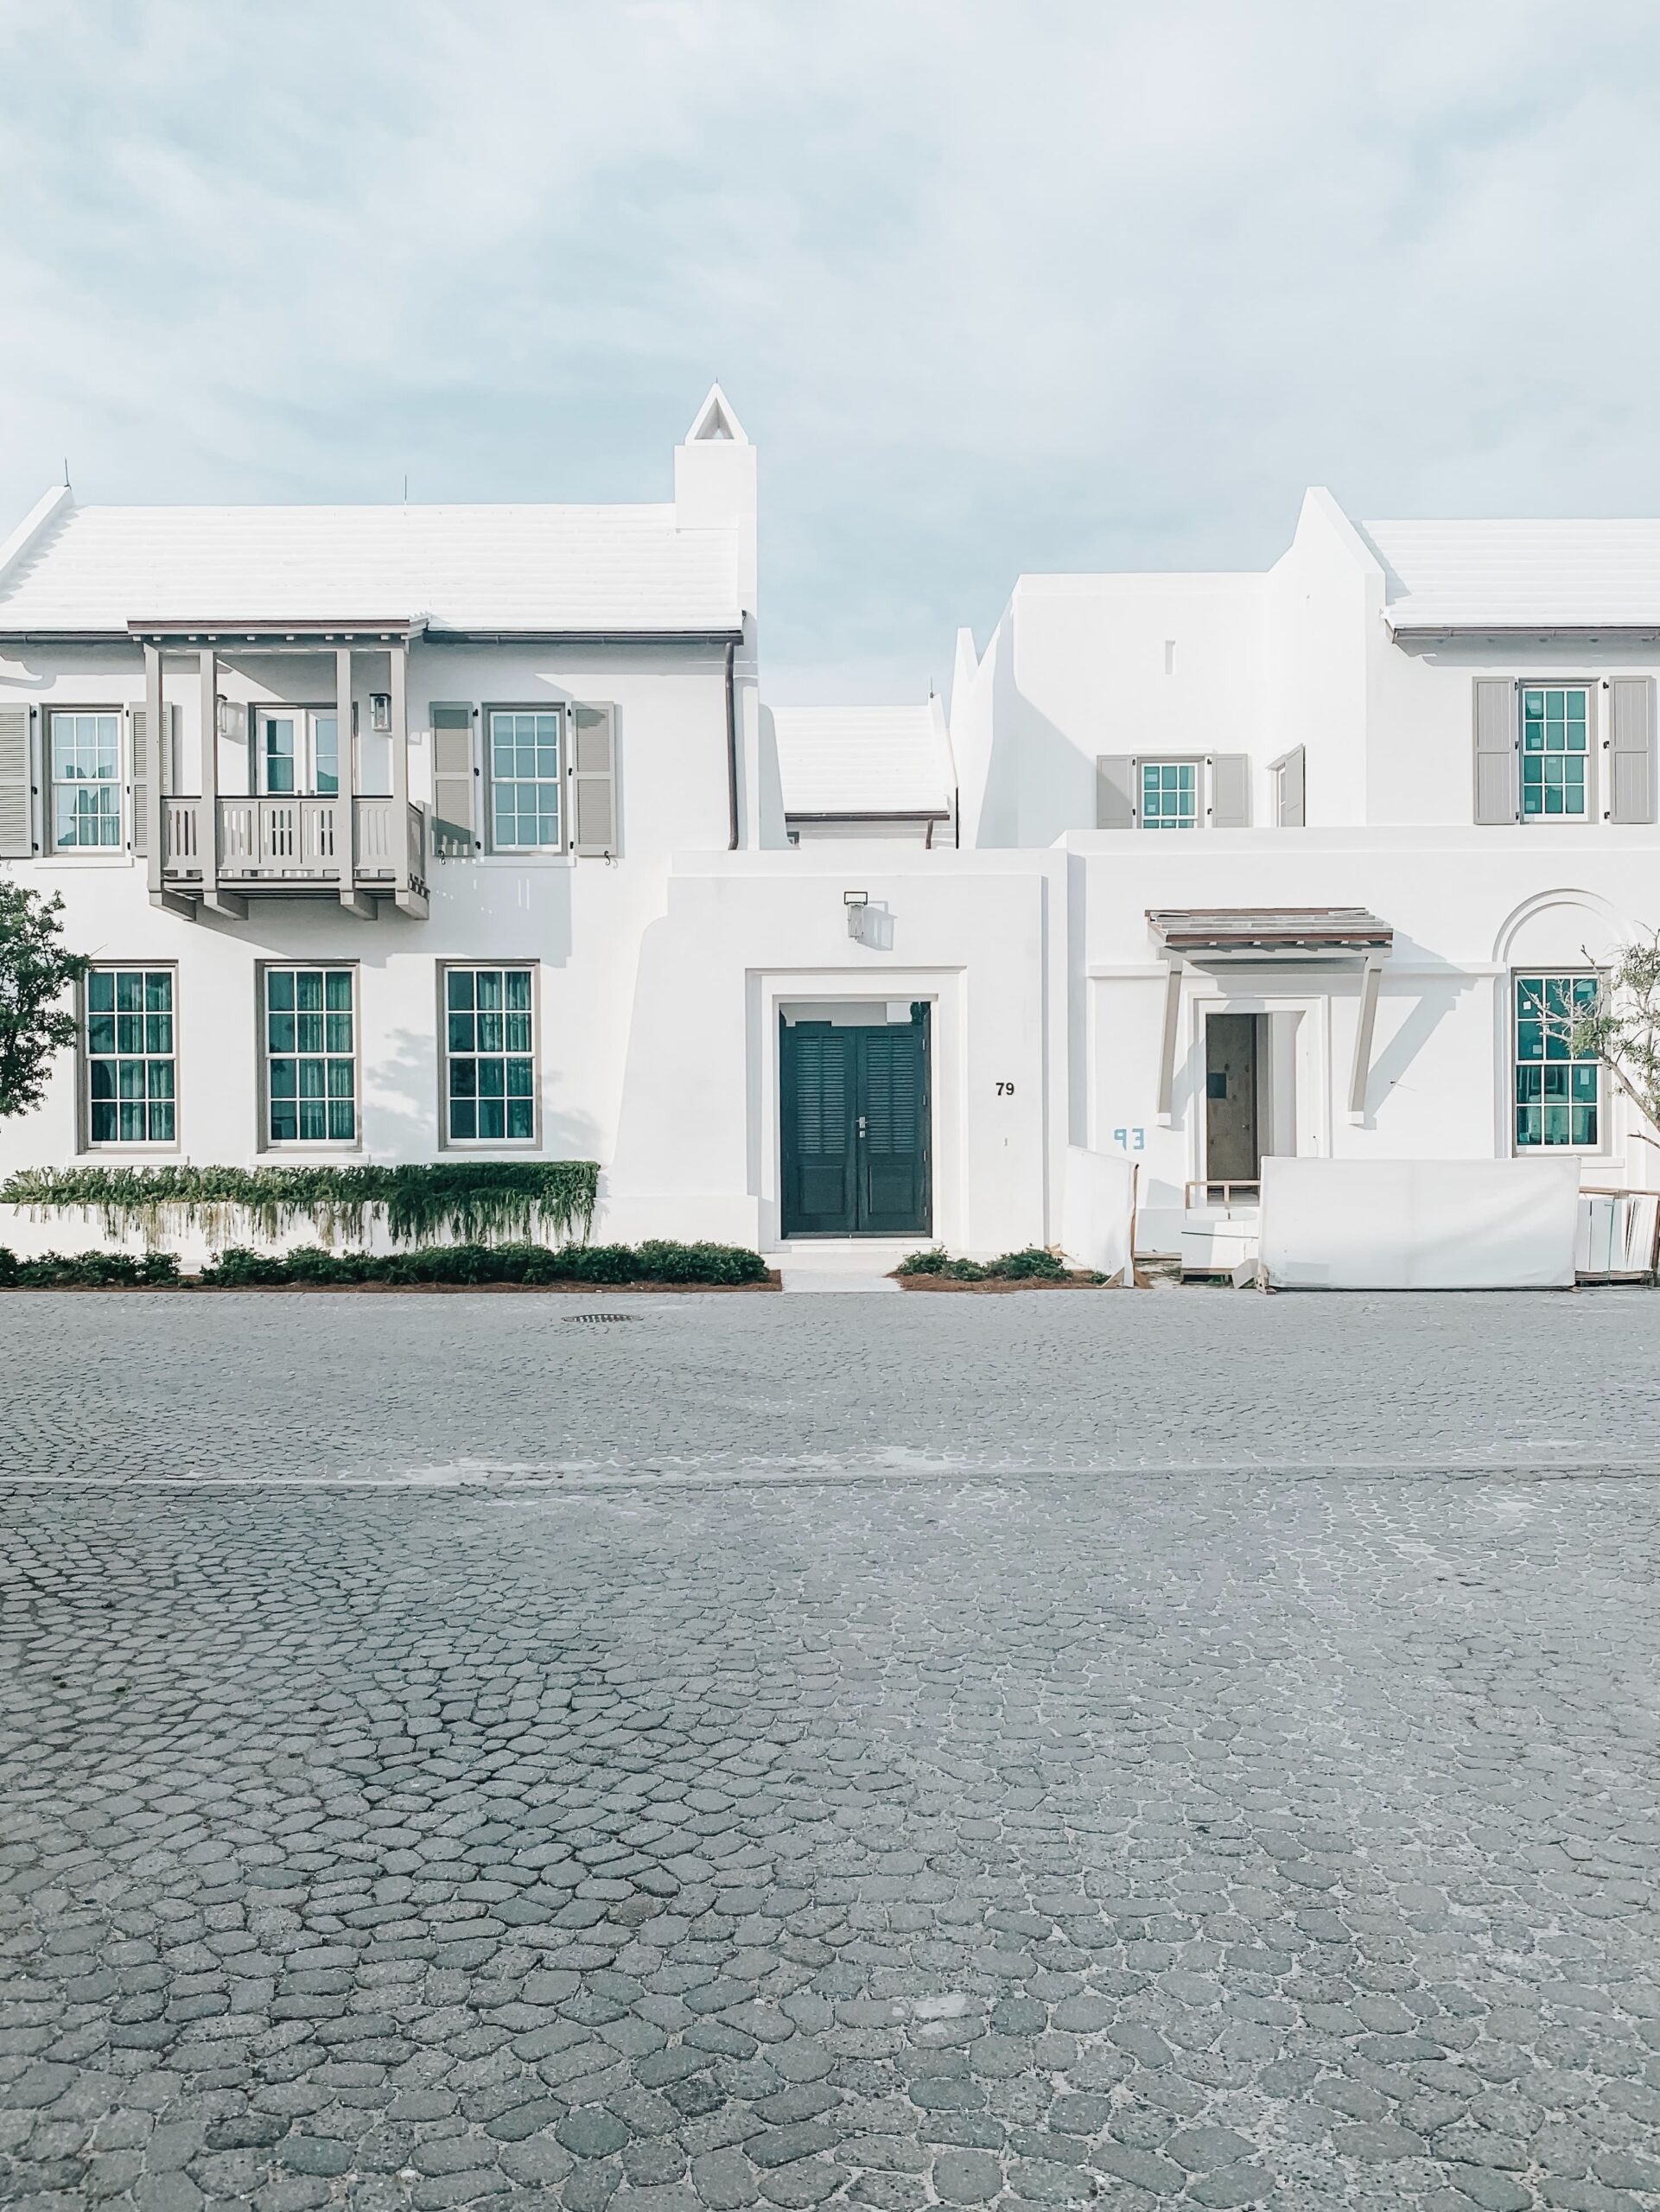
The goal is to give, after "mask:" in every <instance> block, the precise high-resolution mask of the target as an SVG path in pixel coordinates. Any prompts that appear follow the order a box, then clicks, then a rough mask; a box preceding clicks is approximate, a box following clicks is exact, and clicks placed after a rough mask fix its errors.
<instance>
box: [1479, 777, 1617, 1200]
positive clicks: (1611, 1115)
mask: <svg viewBox="0 0 1660 2212" xmlns="http://www.w3.org/2000/svg"><path fill="white" fill-rule="evenodd" d="M1551 818H1552V819H1553V820H1554V821H1558V822H1560V821H1561V819H1562V818H1563V817H1561V815H1555V816H1553V817H1551ZM1568 819H1569V820H1570V821H1577V820H1578V819H1579V817H1578V816H1577V815H1572V816H1569V817H1568ZM1523 976H1547V977H1549V976H1595V977H1596V978H1597V980H1598V982H1606V980H1607V971H1606V969H1601V968H1587V967H1577V968H1569V967H1564V966H1562V965H1561V963H1553V962H1549V961H1542V960H1533V961H1523V962H1521V963H1517V964H1513V965H1512V966H1511V967H1509V968H1507V969H1504V976H1503V981H1504V1025H1503V1026H1504V1090H1503V1099H1504V1142H1505V1146H1506V1148H1507V1153H1508V1156H1509V1157H1510V1158H1511V1159H1513V1160H1561V1159H1562V1158H1563V1157H1564V1156H1567V1157H1568V1158H1571V1159H1575V1160H1612V1159H1614V1158H1615V1157H1617V1156H1618V1154H1620V1153H1621V1152H1623V1150H1624V1145H1623V1143H1617V1142H1616V1141H1615V1135H1614V1120H1615V1115H1616V1112H1617V1111H1618V1109H1619V1084H1617V1083H1616V1082H1615V1081H1614V1080H1613V1077H1612V1074H1611V1073H1610V1071H1609V1069H1608V1067H1607V1065H1606V1062H1599V1063H1598V1066H1597V1128H1598V1132H1599V1135H1598V1138H1597V1141H1596V1143H1595V1144H1521V1143H1518V1142H1517V1135H1516V1105H1517V1099H1516V1071H1517V1068H1518V1067H1520V1066H1521V1065H1523V1063H1522V1061H1521V1058H1519V1056H1518V1054H1517V1042H1518V1039H1517V1033H1516V1025H1517V1019H1518V1017H1517V1011H1516V986H1517V982H1519V980H1520V979H1521V978H1522V977H1523ZM1539 1065H1543V1063H1542V1062H1541V1063H1539Z"/></svg>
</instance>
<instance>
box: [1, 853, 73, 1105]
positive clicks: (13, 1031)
mask: <svg viewBox="0 0 1660 2212" xmlns="http://www.w3.org/2000/svg"><path fill="white" fill-rule="evenodd" d="M62 912H63V900H62V899H61V898H60V897H58V896H56V895H54V896H53V897H52V898H50V899H46V898H43V897H42V896H41V893H39V892H38V891H29V890H26V889H25V888H24V887H23V886H22V884H19V883H12V882H10V881H7V880H0V1121H3V1120H5V1119H7V1118H8V1117H9V1116H11V1115H13V1114H23V1113H27V1112H28V1110H29V1108H30V1107H31V1106H38V1105H39V1104H40V1103H41V1095H42V1093H43V1092H44V1091H45V1089H46V1079H47V1076H48V1072H49V1071H50V1068H51V1063H52V1058H53V1056H54V1053H57V1052H61V1051H62V1050H63V1049H64V1047H65V1046H66V1045H73V1043H74V1041H75V1016H74V1014H73V1010H72V1009H71V1008H70V1007H67V1006H66V1005H65V1003H64V995H65V994H66V992H67V990H68V988H69V987H70V985H71V984H73V983H76V982H80V978H81V977H82V976H84V975H85V974H86V970H87V969H89V968H90V967H91V966H92V962H91V961H90V960H89V959H88V958H87V957H86V955H85V954H84V953H80V952H71V951H69V950H67V947H66V946H65V944H64V942H63V925H62V922H61V921H60V915H61V914H62Z"/></svg>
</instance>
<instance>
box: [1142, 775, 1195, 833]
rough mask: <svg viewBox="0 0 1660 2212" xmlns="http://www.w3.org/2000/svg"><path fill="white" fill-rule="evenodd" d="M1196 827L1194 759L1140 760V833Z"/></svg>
mask: <svg viewBox="0 0 1660 2212" xmlns="http://www.w3.org/2000/svg"><path fill="white" fill-rule="evenodd" d="M1198 824H1199V763H1198V761H1197V760H1143V761H1142V829H1196V828H1197V827H1198Z"/></svg>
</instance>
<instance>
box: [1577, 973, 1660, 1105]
mask: <svg viewBox="0 0 1660 2212" xmlns="http://www.w3.org/2000/svg"><path fill="white" fill-rule="evenodd" d="M1569 1050H1570V1051H1571V1052H1573V1053H1574V1057H1575V1058H1577V1059H1592V1058H1595V1059H1599V1060H1600V1061H1601V1062H1602V1064H1603V1065H1604V1066H1605V1067H1606V1069H1607V1070H1608V1071H1609V1073H1610V1074H1611V1075H1612V1077H1613V1078H1614V1081H1615V1082H1616V1083H1617V1084H1619V1087H1620V1089H1621V1090H1624V1091H1625V1094H1626V1096H1628V1097H1629V1098H1631V1100H1632V1101H1633V1103H1635V1104H1636V1106H1637V1108H1638V1111H1639V1112H1640V1113H1641V1114H1642V1116H1643V1117H1644V1120H1645V1121H1646V1122H1648V1124H1649V1126H1650V1128H1651V1129H1660V931H1656V932H1655V933H1654V934H1653V935H1652V936H1651V937H1650V938H1648V939H1647V940H1646V941H1638V942H1635V943H1633V944H1626V945H1622V946H1621V948H1620V951H1619V958H1618V959H1617V960H1616V961H1615V963H1614V964H1613V966H1612V968H1611V969H1608V971H1607V972H1606V974H1605V975H1603V976H1600V977H1599V979H1598V982H1597V988H1596V995H1595V996H1594V997H1593V998H1592V999H1590V1000H1589V1001H1587V1003H1586V1005H1585V1006H1584V1007H1583V1009H1582V1010H1581V1009H1580V1008H1576V1009H1575V1018H1574V1025H1573V1028H1572V1031H1571V1033H1570V1038H1569ZM1637 1134H1638V1135H1639V1136H1642V1137H1643V1141H1644V1144H1653V1143H1654V1142H1655V1139H1654V1138H1653V1137H1652V1136H1647V1135H1644V1134H1643V1132H1642V1131H1641V1130H1638V1132H1637Z"/></svg>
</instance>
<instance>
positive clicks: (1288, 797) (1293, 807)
mask: <svg viewBox="0 0 1660 2212" xmlns="http://www.w3.org/2000/svg"><path fill="white" fill-rule="evenodd" d="M1307 780H1308V771H1307V753H1305V752H1304V750H1303V748H1302V747H1301V745H1296V746H1293V747H1292V749H1291V750H1290V752H1289V753H1287V754H1286V756H1285V758H1284V760H1282V761H1281V763H1280V794H1279V796H1280V827H1281V829H1301V828H1302V827H1303V825H1304V823H1306V822H1307V818H1308V815H1307Z"/></svg>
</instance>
